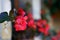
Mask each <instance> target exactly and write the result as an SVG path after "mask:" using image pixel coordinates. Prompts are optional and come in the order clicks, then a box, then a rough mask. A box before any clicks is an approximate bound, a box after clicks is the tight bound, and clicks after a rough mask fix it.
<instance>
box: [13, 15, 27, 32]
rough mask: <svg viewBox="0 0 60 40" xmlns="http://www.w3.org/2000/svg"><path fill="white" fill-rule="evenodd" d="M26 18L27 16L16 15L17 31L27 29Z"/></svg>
mask: <svg viewBox="0 0 60 40" xmlns="http://www.w3.org/2000/svg"><path fill="white" fill-rule="evenodd" d="M25 18H26V19H25ZM26 20H27V16H26V17H21V16H17V17H16V19H15V25H14V27H15V29H16V31H20V30H26V24H27V22H26Z"/></svg>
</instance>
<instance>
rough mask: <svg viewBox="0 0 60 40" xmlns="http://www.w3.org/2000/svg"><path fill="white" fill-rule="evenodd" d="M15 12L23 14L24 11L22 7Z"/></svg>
mask: <svg viewBox="0 0 60 40" xmlns="http://www.w3.org/2000/svg"><path fill="white" fill-rule="evenodd" d="M17 13H18V15H21V16H24V15H25V12H24V10H23V9H22V8H20V9H18V11H17Z"/></svg>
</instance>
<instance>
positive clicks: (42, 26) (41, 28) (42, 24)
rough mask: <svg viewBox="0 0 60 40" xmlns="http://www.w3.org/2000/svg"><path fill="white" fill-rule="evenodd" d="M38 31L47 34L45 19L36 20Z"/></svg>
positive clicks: (47, 26)
mask: <svg viewBox="0 0 60 40" xmlns="http://www.w3.org/2000/svg"><path fill="white" fill-rule="evenodd" d="M37 26H38V31H39V32H42V33H44V35H48V34H49V33H48V31H49V25H48V24H47V22H46V20H38V22H37Z"/></svg>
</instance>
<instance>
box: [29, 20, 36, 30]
mask: <svg viewBox="0 0 60 40" xmlns="http://www.w3.org/2000/svg"><path fill="white" fill-rule="evenodd" d="M28 27H29V28H33V29H36V25H35V23H34V20H29V21H28Z"/></svg>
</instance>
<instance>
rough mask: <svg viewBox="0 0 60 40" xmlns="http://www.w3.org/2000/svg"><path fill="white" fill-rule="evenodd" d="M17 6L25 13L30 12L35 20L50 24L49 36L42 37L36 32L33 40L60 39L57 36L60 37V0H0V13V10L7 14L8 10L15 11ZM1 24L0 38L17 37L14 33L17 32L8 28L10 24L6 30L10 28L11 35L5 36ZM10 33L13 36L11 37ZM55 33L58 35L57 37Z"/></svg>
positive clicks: (8, 39)
mask: <svg viewBox="0 0 60 40" xmlns="http://www.w3.org/2000/svg"><path fill="white" fill-rule="evenodd" d="M19 8H22V9H24V11H25V12H26V14H28V13H32V15H33V19H34V20H35V21H36V20H39V19H44V20H47V22H48V24H49V26H50V30H49V32H50V35H49V36H44V37H42V36H43V35H42V34H41V33H38V36H34V37H33V40H55V38H56V39H57V40H60V38H59V37H60V0H0V14H1V13H2V12H7V13H8V15H9V14H10V12H14V13H16V11H17V10H18V9H19ZM0 24H1V23H0ZM9 24H10V22H9ZM9 24H8V25H9ZM2 25H3V23H2ZM2 25H1V27H0V29H1V30H0V34H1V35H0V36H1V38H0V40H3V39H4V40H11V39H12V40H15V38H18V36H16V34H18V33H16V32H15V31H14V28H10V27H11V26H10V27H8V28H7V30H10V31H9V32H10V34H11V33H12V34H11V35H9V34H8V35H9V36H10V37H7V36H6V35H7V34H2V33H4V32H2V30H4V27H5V26H3V27H2ZM27 34H28V33H27ZM2 35H3V36H2ZM4 35H5V36H4ZM12 35H13V36H14V37H15V38H14V37H12ZM57 35H59V37H57ZM43 38H44V39H43ZM58 38H59V39H58ZM17 40H18V39H17ZM19 40H20V39H19ZM21 40H22V39H21ZM23 40H24V39H23ZM26 40H32V38H30V39H27V38H26Z"/></svg>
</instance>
